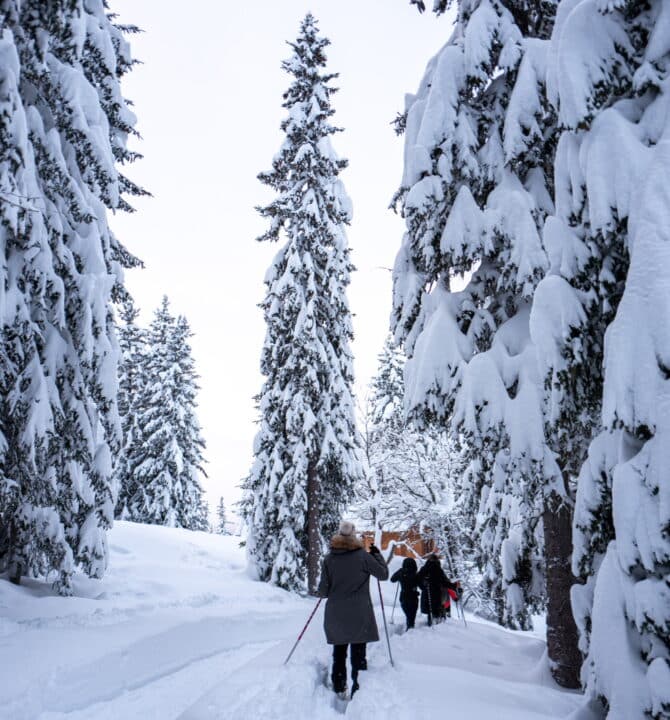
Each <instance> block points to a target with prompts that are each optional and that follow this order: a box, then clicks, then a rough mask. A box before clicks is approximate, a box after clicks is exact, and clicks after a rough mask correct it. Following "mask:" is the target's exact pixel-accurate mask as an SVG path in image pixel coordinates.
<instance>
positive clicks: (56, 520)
mask: <svg viewBox="0 0 670 720" xmlns="http://www.w3.org/2000/svg"><path fill="white" fill-rule="evenodd" d="M126 29H129V30H132V28H126ZM123 30H124V28H120V27H117V26H115V24H114V21H113V19H112V18H111V17H110V16H109V15H108V10H107V6H106V4H105V3H103V2H101V1H100V0H97V1H96V0H87V2H83V0H71V1H69V2H63V1H58V0H54V2H48V3H45V2H38V1H37V0H26V1H25V2H20V3H19V2H16V1H15V0H2V2H0V246H1V247H2V253H3V262H2V271H1V272H2V282H1V283H0V287H1V288H2V291H1V292H2V302H1V303H0V308H1V310H0V317H1V328H0V332H1V333H2V340H1V343H2V344H1V351H0V398H1V399H0V432H1V436H0V569H3V568H4V569H8V571H9V575H10V578H11V579H13V580H14V581H15V582H19V581H20V578H21V576H22V575H24V574H30V575H42V576H48V577H51V578H54V580H55V586H56V587H57V589H58V590H59V591H60V592H62V593H68V592H70V591H71V585H72V574H73V572H74V571H75V568H77V567H79V568H81V569H82V570H83V571H84V572H85V573H86V574H88V575H89V576H92V577H101V576H102V574H103V573H104V570H105V567H106V564H107V545H106V535H105V531H106V530H107V529H108V528H109V527H110V526H111V523H112V520H113V514H114V502H115V498H114V497H113V488H112V481H111V473H112V457H113V456H114V455H116V453H117V451H118V447H119V441H120V431H119V421H118V414H117V406H116V389H117V380H116V363H117V353H118V351H117V345H116V339H115V334H114V323H113V315H112V312H111V305H110V302H111V300H112V299H114V300H118V299H120V297H121V296H122V295H123V286H122V268H123V267H129V266H130V265H132V264H134V263H135V262H136V261H135V260H134V258H132V256H130V255H129V254H128V253H127V251H126V250H125V249H124V248H123V247H122V246H121V245H120V244H119V243H118V241H117V240H116V239H115V238H114V236H113V235H112V234H111V232H110V230H109V227H108V225H107V210H108V209H113V210H116V209H126V210H127V209H129V206H128V203H127V201H126V200H125V199H124V195H128V194H130V195H133V194H139V193H141V192H142V191H141V190H140V189H139V188H138V187H136V186H135V185H133V184H132V183H131V182H130V181H128V179H127V178H125V177H124V176H123V175H122V174H121V173H120V172H119V170H118V165H119V164H123V163H125V162H128V161H131V160H132V159H133V158H134V155H133V154H132V153H131V152H129V151H128V150H127V149H126V139H127V136H128V134H129V133H133V132H134V131H133V125H134V122H135V118H134V116H133V115H132V113H130V112H129V110H128V108H127V105H126V102H125V100H124V98H123V96H122V94H121V90H120V80H121V78H122V76H123V75H124V74H125V73H126V72H127V71H128V70H129V69H130V68H131V66H132V64H133V63H132V60H131V58H130V52H129V47H128V44H127V42H126V40H125V39H124V34H123Z"/></svg>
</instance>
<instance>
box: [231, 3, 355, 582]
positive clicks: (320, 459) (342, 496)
mask: <svg viewBox="0 0 670 720" xmlns="http://www.w3.org/2000/svg"><path fill="white" fill-rule="evenodd" d="M290 45H291V48H292V50H293V54H292V56H291V57H290V58H289V59H288V60H286V61H285V62H284V63H283V64H282V67H283V69H284V70H285V71H286V72H287V73H289V74H290V75H291V76H292V77H293V81H292V83H291V85H290V87H289V89H288V90H287V91H286V93H285V94H284V103H283V106H284V107H285V108H286V109H287V111H288V116H287V117H286V119H285V120H284V121H283V122H282V126H281V127H282V130H283V131H284V133H285V134H286V139H285V141H284V143H283V145H282V147H281V149H280V151H279V153H278V154H277V156H276V157H275V158H274V160H273V163H272V170H271V171H270V172H268V173H262V174H261V175H259V179H260V180H261V182H263V183H264V184H266V185H268V186H269V187H271V188H272V189H273V190H275V191H276V193H277V195H276V198H275V199H274V200H273V201H272V202H271V203H270V204H269V205H267V206H266V207H263V208H260V213H261V215H262V216H263V217H266V218H269V219H270V228H269V230H268V231H267V232H266V233H265V234H264V235H262V236H261V237H260V238H259V239H260V240H262V241H277V240H279V239H280V237H281V236H282V235H284V236H285V237H286V242H285V244H284V245H283V247H282V248H281V249H280V251H279V252H278V253H277V255H276V257H275V259H274V261H273V263H272V266H271V267H270V269H269V271H268V273H267V275H266V278H265V283H266V287H267V293H266V296H265V299H264V301H263V304H262V307H263V312H264V316H265V321H266V323H267V334H266V338H265V344H264V346H263V351H262V356H261V371H262V373H263V375H264V376H265V378H266V380H265V383H264V385H263V388H262V390H261V392H260V395H259V396H258V407H259V410H260V415H261V418H260V430H259V432H258V435H257V437H256V441H255V445H254V456H255V462H254V465H253V467H252V470H251V473H250V475H249V477H248V478H247V479H246V480H245V482H244V491H245V494H244V499H243V502H242V512H243V516H244V519H245V521H246V525H247V528H248V541H247V547H248V551H249V558H250V562H251V564H252V565H253V566H254V567H255V568H256V571H257V573H258V575H259V577H260V578H261V579H262V580H265V581H270V582H273V583H275V584H277V585H279V586H281V587H284V588H287V589H291V590H298V591H302V590H304V589H305V588H307V589H309V591H312V592H313V591H314V590H315V589H316V583H317V580H318V571H319V560H320V556H321V553H322V549H323V546H324V541H325V538H326V536H327V535H329V534H330V533H332V532H333V531H334V530H335V529H336V528H337V523H338V520H339V516H340V513H341V512H342V511H343V509H344V508H345V506H346V504H347V502H348V501H349V500H350V499H351V496H352V487H353V484H354V481H355V480H356V479H357V478H358V477H359V476H360V475H361V472H362V468H361V464H360V459H359V454H358V452H359V451H358V440H357V436H356V428H355V419H354V409H353V401H352V391H351V387H352V384H353V371H352V356H351V351H350V349H349V343H350V340H351V338H352V329H351V315H350V312H349V307H348V303H347V299H346V287H347V285H348V284H349V275H350V272H351V271H352V269H353V267H352V264H351V261H350V259H349V250H348V247H347V240H346V235H345V231H344V226H345V225H346V224H348V223H349V221H350V218H351V206H350V201H349V199H348V197H347V196H346V194H345V192H344V188H343V185H342V183H341V181H340V180H339V179H338V175H339V173H340V171H341V170H342V169H343V168H344V167H345V166H346V164H347V163H346V161H345V160H342V159H340V158H338V157H337V155H336V154H335V152H334V151H333V148H332V145H331V142H330V136H331V135H333V134H334V133H335V132H337V131H338V128H335V127H334V126H333V125H331V124H330V117H331V116H332V115H333V113H334V110H333V109H332V107H331V104H330V103H331V97H332V95H333V93H334V92H335V89H334V88H333V87H332V86H331V85H330V82H331V80H333V79H334V78H335V77H337V76H336V75H334V74H331V73H327V72H324V71H323V70H322V69H323V68H324V67H325V65H326V55H325V49H326V47H327V46H328V45H329V41H328V40H327V39H326V38H323V37H319V35H318V27H317V23H316V20H315V19H314V17H313V16H312V15H310V14H308V15H307V16H306V17H305V19H304V20H303V21H302V23H301V25H300V33H299V35H298V38H297V40H296V41H295V42H294V43H291V44H290Z"/></svg>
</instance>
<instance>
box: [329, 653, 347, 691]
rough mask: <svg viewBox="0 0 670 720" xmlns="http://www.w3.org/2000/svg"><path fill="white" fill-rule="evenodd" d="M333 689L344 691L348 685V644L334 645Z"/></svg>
mask: <svg viewBox="0 0 670 720" xmlns="http://www.w3.org/2000/svg"><path fill="white" fill-rule="evenodd" d="M331 679H332V681H333V690H334V691H335V692H336V693H339V692H344V690H345V689H346V687H347V646H346V645H333V672H332V674H331Z"/></svg>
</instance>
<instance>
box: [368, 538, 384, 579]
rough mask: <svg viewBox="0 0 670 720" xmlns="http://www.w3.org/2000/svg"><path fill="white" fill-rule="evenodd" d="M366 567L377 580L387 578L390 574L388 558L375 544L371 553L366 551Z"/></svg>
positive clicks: (371, 548)
mask: <svg viewBox="0 0 670 720" xmlns="http://www.w3.org/2000/svg"><path fill="white" fill-rule="evenodd" d="M365 569H366V570H367V571H368V572H369V573H370V575H373V576H374V577H376V578H377V580H386V579H387V578H388V576H389V569H388V566H387V565H386V560H384V558H383V557H382V554H381V553H380V552H379V550H378V549H377V548H376V547H375V546H374V545H372V546H371V547H370V552H369V553H365Z"/></svg>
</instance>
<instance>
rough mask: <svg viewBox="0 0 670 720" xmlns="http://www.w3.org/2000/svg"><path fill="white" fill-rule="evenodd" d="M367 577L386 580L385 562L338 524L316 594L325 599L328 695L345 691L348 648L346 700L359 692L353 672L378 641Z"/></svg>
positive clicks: (352, 531)
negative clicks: (330, 655) (329, 647)
mask: <svg viewBox="0 0 670 720" xmlns="http://www.w3.org/2000/svg"><path fill="white" fill-rule="evenodd" d="M370 575H372V576H373V577H375V578H377V579H378V580H386V579H387V578H388V575H389V571H388V568H387V566H386V562H385V561H384V558H383V557H382V554H381V553H380V552H379V550H378V548H376V547H375V546H374V545H372V546H371V547H370V552H369V553H367V552H365V550H364V549H363V542H362V541H361V539H360V538H359V537H358V536H357V535H356V528H355V527H354V525H353V523H351V522H349V521H347V520H343V521H342V522H341V523H340V529H339V532H338V533H337V534H336V535H334V536H333V538H332V539H331V541H330V552H329V553H328V554H327V555H326V557H325V558H324V560H323V564H322V567H321V580H320V582H319V589H318V594H319V596H320V597H323V598H326V611H325V615H324V630H325V631H326V640H327V642H328V644H329V645H332V646H333V669H332V674H331V677H332V681H333V690H334V691H335V692H336V693H338V695H343V694H345V693H346V690H347V665H346V660H347V647H350V648H351V650H350V660H351V682H352V685H351V695H352V696H353V695H354V693H355V692H356V691H357V690H358V673H359V671H360V670H367V660H366V656H365V653H366V644H367V643H369V642H377V641H378V640H379V631H378V630H377V622H376V620H375V613H374V610H373V609H372V600H371V599H370Z"/></svg>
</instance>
